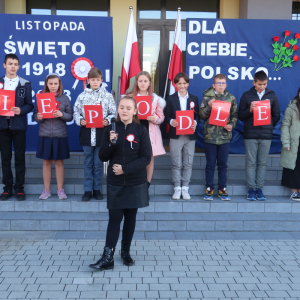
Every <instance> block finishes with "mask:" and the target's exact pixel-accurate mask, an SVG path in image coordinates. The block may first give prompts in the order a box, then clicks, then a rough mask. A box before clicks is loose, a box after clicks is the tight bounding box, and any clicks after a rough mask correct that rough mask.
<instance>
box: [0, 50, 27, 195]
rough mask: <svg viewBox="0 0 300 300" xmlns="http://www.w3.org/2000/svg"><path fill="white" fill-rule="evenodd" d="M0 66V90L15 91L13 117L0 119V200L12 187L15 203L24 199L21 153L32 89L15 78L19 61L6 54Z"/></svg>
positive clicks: (24, 143) (23, 147)
mask: <svg viewBox="0 0 300 300" xmlns="http://www.w3.org/2000/svg"><path fill="white" fill-rule="evenodd" d="M3 67H4V68H5V69H6V75H5V76H3V77H1V78H0V89H1V90H10V91H14V92H15V104H14V107H12V108H11V111H12V112H14V115H13V116H0V152H1V163H2V183H3V185H4V188H3V193H2V194H1V196H0V200H8V199H9V198H10V197H11V195H12V190H13V187H14V190H15V193H16V197H17V200H25V199H26V196H25V193H24V182H25V150H26V130H27V114H28V113H29V112H31V111H32V109H33V104H32V95H31V92H32V89H31V84H30V82H29V81H27V80H25V79H23V78H21V77H19V76H17V71H18V70H19V68H20V64H19V58H18V56H17V55H15V54H7V55H6V56H5V58H4V64H3ZM12 143H13V144H14V152H15V169H16V177H15V178H16V181H15V184H14V186H13V174H12V170H11V158H12Z"/></svg>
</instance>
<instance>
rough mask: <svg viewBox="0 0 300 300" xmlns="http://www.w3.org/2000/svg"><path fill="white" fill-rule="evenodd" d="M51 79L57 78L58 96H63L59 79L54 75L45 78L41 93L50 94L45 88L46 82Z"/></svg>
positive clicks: (46, 87)
mask: <svg viewBox="0 0 300 300" xmlns="http://www.w3.org/2000/svg"><path fill="white" fill-rule="evenodd" d="M53 78H57V79H58V80H59V86H58V96H61V95H62V94H63V85H62V82H61V80H60V78H59V77H58V76H56V75H49V76H48V77H46V79H45V83H44V90H43V92H44V93H50V90H49V88H48V86H47V82H48V80H49V79H53Z"/></svg>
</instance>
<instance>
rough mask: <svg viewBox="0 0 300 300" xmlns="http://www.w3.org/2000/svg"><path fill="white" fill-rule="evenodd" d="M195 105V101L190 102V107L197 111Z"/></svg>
mask: <svg viewBox="0 0 300 300" xmlns="http://www.w3.org/2000/svg"><path fill="white" fill-rule="evenodd" d="M194 107H195V102H194V101H191V103H190V109H191V110H193V111H194V112H196V111H195V108H194Z"/></svg>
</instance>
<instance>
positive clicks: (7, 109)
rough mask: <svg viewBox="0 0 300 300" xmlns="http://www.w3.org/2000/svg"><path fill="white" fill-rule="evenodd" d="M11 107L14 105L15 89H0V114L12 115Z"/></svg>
mask: <svg viewBox="0 0 300 300" xmlns="http://www.w3.org/2000/svg"><path fill="white" fill-rule="evenodd" d="M12 107H15V91H8V90H0V116H10V117H13V116H14V115H15V113H14V112H13V111H11V108H12Z"/></svg>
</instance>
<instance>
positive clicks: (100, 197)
mask: <svg viewBox="0 0 300 300" xmlns="http://www.w3.org/2000/svg"><path fill="white" fill-rule="evenodd" d="M93 196H94V198H95V199H96V200H103V195H102V193H101V192H100V190H94V191H93Z"/></svg>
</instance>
